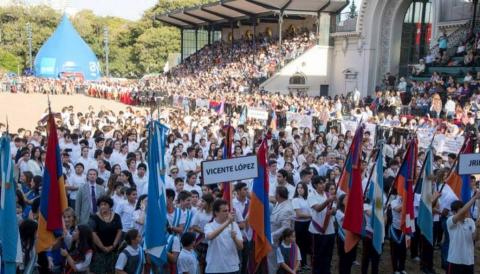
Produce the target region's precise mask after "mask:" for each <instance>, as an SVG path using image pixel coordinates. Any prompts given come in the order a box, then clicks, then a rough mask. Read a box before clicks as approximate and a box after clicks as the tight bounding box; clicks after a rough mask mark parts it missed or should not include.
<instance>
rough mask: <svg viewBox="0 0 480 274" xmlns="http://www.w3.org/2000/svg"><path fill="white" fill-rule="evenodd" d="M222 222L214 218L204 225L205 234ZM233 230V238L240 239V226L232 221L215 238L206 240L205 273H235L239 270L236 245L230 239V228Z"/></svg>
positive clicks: (215, 228)
mask: <svg viewBox="0 0 480 274" xmlns="http://www.w3.org/2000/svg"><path fill="white" fill-rule="evenodd" d="M220 226H222V224H220V223H217V221H216V220H213V221H211V222H210V223H208V224H207V225H205V235H208V234H210V233H212V232H213V231H215V230H217V229H218V228H219V227H220ZM232 229H233V230H234V231H235V238H236V239H237V240H238V241H241V240H242V233H241V232H240V228H239V227H238V225H237V224H236V223H235V222H234V223H232V225H230V226H229V227H227V228H225V229H224V230H223V231H222V232H221V233H220V234H219V235H218V236H217V237H216V238H215V239H212V240H208V250H207V267H206V269H205V273H207V274H208V273H236V272H238V271H239V270H240V267H239V265H240V260H239V258H238V252H237V246H236V244H235V242H234V241H233V239H232V236H231V232H230V231H231V230H232Z"/></svg>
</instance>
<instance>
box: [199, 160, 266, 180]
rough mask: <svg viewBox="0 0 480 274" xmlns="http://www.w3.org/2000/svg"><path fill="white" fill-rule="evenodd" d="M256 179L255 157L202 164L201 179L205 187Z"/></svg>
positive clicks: (256, 165)
mask: <svg viewBox="0 0 480 274" xmlns="http://www.w3.org/2000/svg"><path fill="white" fill-rule="evenodd" d="M256 177H258V161H257V156H245V157H238V158H232V159H225V160H215V161H203V162H202V178H203V183H204V184H206V185H211V184H217V183H222V182H232V181H237V180H244V179H252V178H256Z"/></svg>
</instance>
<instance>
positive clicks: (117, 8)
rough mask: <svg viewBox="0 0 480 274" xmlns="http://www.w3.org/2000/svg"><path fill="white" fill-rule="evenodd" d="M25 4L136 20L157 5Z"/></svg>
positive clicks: (114, 0) (140, 1)
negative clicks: (86, 11) (64, 8)
mask: <svg viewBox="0 0 480 274" xmlns="http://www.w3.org/2000/svg"><path fill="white" fill-rule="evenodd" d="M0 1H2V0H0ZM25 2H26V3H28V4H33V5H35V4H47V5H49V6H52V7H54V8H61V7H62V6H65V3H66V5H67V7H68V8H69V9H68V10H73V11H75V12H77V11H80V10H83V9H89V10H92V11H93V12H94V13H95V14H97V15H100V16H118V17H122V18H125V19H130V20H138V19H140V17H141V16H142V14H143V12H144V11H145V10H147V9H148V8H151V7H153V6H154V5H155V4H156V3H157V0H25ZM68 10H67V11H68Z"/></svg>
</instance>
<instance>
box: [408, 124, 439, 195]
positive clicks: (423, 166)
mask: <svg viewBox="0 0 480 274" xmlns="http://www.w3.org/2000/svg"><path fill="white" fill-rule="evenodd" d="M435 135H437V131H436V130H435V132H434V133H433V137H432V141H431V142H430V145H429V146H428V148H427V153H429V151H430V148H431V147H432V145H433V141H434V140H435ZM427 158H428V157H427V154H425V159H424V160H423V164H422V168H421V169H420V174H419V176H418V178H417V181H416V182H415V189H414V190H413V193H416V192H417V188H418V185H419V182H420V176H421V174H422V173H423V170H425V164H426V163H427ZM422 184H423V181H422Z"/></svg>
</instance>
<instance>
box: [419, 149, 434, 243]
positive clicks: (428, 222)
mask: <svg viewBox="0 0 480 274" xmlns="http://www.w3.org/2000/svg"><path fill="white" fill-rule="evenodd" d="M432 166H433V157H432V147H431V146H430V147H429V148H428V151H427V155H426V156H425V163H424V164H423V168H422V174H421V175H420V178H422V194H421V198H420V207H419V210H418V219H417V220H418V227H419V228H420V232H421V233H422V235H423V236H424V237H425V238H426V239H427V240H428V241H429V242H430V244H431V245H433V217H432V180H431V178H432V175H433V169H432Z"/></svg>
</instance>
